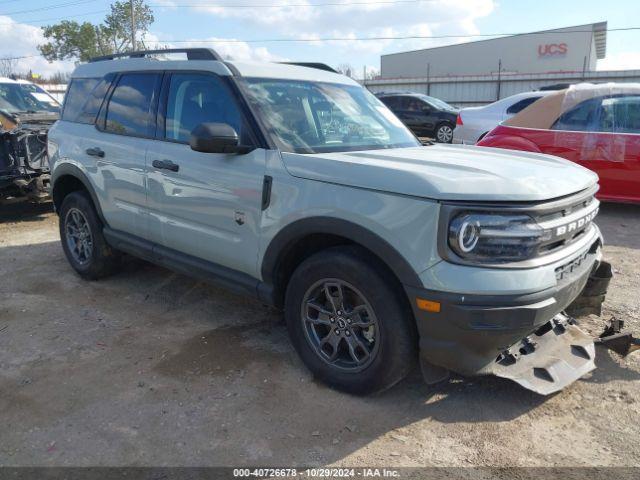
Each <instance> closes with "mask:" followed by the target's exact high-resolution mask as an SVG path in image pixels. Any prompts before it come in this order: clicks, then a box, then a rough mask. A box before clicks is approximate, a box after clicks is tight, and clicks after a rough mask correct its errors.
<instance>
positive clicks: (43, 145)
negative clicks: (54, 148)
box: [0, 78, 60, 202]
mask: <svg viewBox="0 0 640 480" xmlns="http://www.w3.org/2000/svg"><path fill="white" fill-rule="evenodd" d="M59 113H60V104H59V103H58V102H57V101H56V100H55V99H54V98H53V97H52V96H51V95H49V94H48V93H47V92H46V91H45V90H44V89H42V88H41V87H39V86H37V85H35V84H33V83H31V82H28V81H26V80H12V79H10V78H0V202H2V201H3V200H5V199H7V198H14V197H17V198H22V197H27V198H29V199H31V200H35V201H42V200H45V199H48V197H49V162H48V159H47V131H48V130H49V127H50V126H51V125H52V124H53V123H54V122H55V121H56V120H57V119H58V115H59Z"/></svg>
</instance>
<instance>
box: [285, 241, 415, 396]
mask: <svg viewBox="0 0 640 480" xmlns="http://www.w3.org/2000/svg"><path fill="white" fill-rule="evenodd" d="M385 273H386V272H383V271H382V270H381V268H379V267H377V265H376V263H375V261H372V259H371V258H368V257H367V255H366V253H365V252H363V251H362V250H359V249H357V248H352V247H336V248H331V249H328V250H326V251H323V252H320V253H318V254H315V255H313V256H312V257H310V258H309V259H307V260H305V261H304V262H303V263H302V264H301V265H300V266H299V267H298V268H297V269H296V271H295V272H294V274H293V276H292V278H291V280H290V282H289V286H288V288H287V294H286V302H285V303H286V305H285V318H286V321H287V327H288V329H289V334H290V336H291V339H292V342H293V344H294V346H295V348H296V350H297V351H298V353H299V355H300V357H301V358H302V360H303V362H304V363H305V364H306V365H307V367H308V368H309V369H310V370H311V371H312V372H313V373H314V375H315V376H316V377H318V378H319V379H320V380H322V381H324V382H325V383H327V384H329V385H331V386H333V387H335V388H337V389H339V390H343V391H346V392H350V393H357V394H367V393H373V392H378V391H382V390H385V389H387V388H389V387H391V386H392V385H394V384H395V383H397V382H398V381H400V380H401V379H402V378H404V377H405V376H406V374H407V373H408V372H409V370H410V369H411V367H412V366H413V364H414V362H415V359H416V354H417V348H416V335H415V332H414V327H413V325H412V323H411V322H412V320H413V317H412V314H411V312H408V309H407V308H406V307H405V304H404V303H403V301H402V298H401V296H400V295H401V292H400V291H399V290H398V289H397V288H396V286H395V285H394V284H391V283H389V281H388V280H385V277H386V278H388V275H385Z"/></svg>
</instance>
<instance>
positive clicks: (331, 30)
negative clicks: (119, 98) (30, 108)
mask: <svg viewBox="0 0 640 480" xmlns="http://www.w3.org/2000/svg"><path fill="white" fill-rule="evenodd" d="M110 3H111V2H110V1H108V0H0V57H2V58H4V57H16V56H27V55H37V53H38V52H37V49H36V46H37V45H38V44H39V43H42V41H43V37H42V34H41V32H40V27H41V26H42V25H47V24H51V23H56V22H58V21H60V20H62V19H69V20H76V21H79V22H80V21H91V22H99V21H101V20H102V19H103V18H104V15H105V13H106V12H107V10H108V7H109V4H110ZM147 3H148V4H149V5H152V7H153V11H154V14H155V18H156V21H155V23H154V24H153V25H152V26H151V30H150V33H149V36H148V39H147V40H148V41H149V42H150V43H153V42H158V43H159V44H161V45H167V46H185V45H187V46H188V45H189V43H185V42H193V43H191V45H198V46H211V47H214V48H216V50H218V51H219V52H221V53H222V54H224V55H229V56H232V57H234V58H236V59H258V60H285V59H286V60H298V61H320V62H326V63H329V64H331V65H334V66H335V65H339V64H347V63H348V64H350V65H352V66H353V67H354V70H355V74H356V76H361V75H362V70H363V67H364V66H366V67H367V68H368V69H376V70H377V69H379V68H380V54H382V53H392V52H398V51H403V50H408V49H417V48H427V47H432V46H437V45H446V44H451V43H458V42H463V41H471V40H474V38H464V37H458V38H446V39H411V40H374V41H349V40H339V41H320V42H307V41H305V42H244V41H245V40H247V41H250V40H264V39H291V40H309V39H322V38H327V37H329V38H355V37H398V36H411V35H419V36H434V35H439V36H441V35H465V36H468V35H477V34H482V35H487V34H500V33H518V32H529V31H535V30H546V29H550V28H560V27H566V26H573V25H579V24H585V23H593V22H600V21H608V22H609V28H614V29H615V28H625V27H640V0H617V1H616V0H610V1H607V2H603V1H602V0H370V1H366V0H236V1H234V0H218V1H212V0H148V1H147ZM285 4H287V5H289V6H283V5H285ZM314 4H316V6H313V5H314ZM317 4H321V5H317ZM242 6H248V7H247V8H242ZM265 6H266V7H265ZM475 39H480V37H478V38H475ZM199 40H235V42H233V43H231V42H229V43H201V42H198V41H199ZM238 40H240V42H238ZM72 68H73V64H72V63H70V62H55V63H53V64H49V63H47V62H46V61H45V60H44V59H43V58H40V57H37V56H34V57H32V58H25V59H22V60H20V61H19V70H24V71H27V70H29V69H31V70H32V71H33V72H34V73H40V74H43V75H49V74H52V73H55V72H58V71H68V70H70V69H72ZM632 68H635V69H640V30H636V31H629V32H609V34H608V43H607V58H606V59H605V60H600V61H599V62H598V69H600V70H604V69H632Z"/></svg>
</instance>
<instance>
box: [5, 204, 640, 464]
mask: <svg viewBox="0 0 640 480" xmlns="http://www.w3.org/2000/svg"><path fill="white" fill-rule="evenodd" d="M49 209H50V207H48V206H39V207H37V206H28V205H20V204H18V205H12V206H0V222H1V223H0V465H5V466H6V465H10V466H19V465H41V466H49V465H56V466H88V465H92V466H98V465H99V466H116V465H117V466H124V465H126V466H131V465H136V466H144V465H153V466H178V465H180V466H231V465H258V466H268V465H274V466H275V465H277V466H292V465H327V464H333V465H349V466H372V465H373V466H381V465H385V466H426V465H428V466H471V465H476V466H504V467H511V466H549V465H554V466H594V465H597V466H605V465H624V466H640V446H639V443H638V439H639V438H640V401H639V400H638V398H639V393H640V382H639V381H638V380H639V379H640V352H639V353H635V354H632V355H630V356H629V357H627V358H626V359H621V358H619V357H617V356H616V355H615V354H613V353H609V352H608V351H605V350H598V358H597V364H598V369H597V370H596V371H595V372H594V373H593V374H591V375H590V376H589V377H587V378H585V379H583V380H581V381H578V382H577V383H575V384H574V385H572V386H571V387H569V388H567V389H566V390H564V391H563V392H560V393H559V394H556V395H554V396H551V397H540V396H538V395H536V394H534V393H531V392H529V391H527V390H524V389H522V388H520V387H519V386H518V385H516V384H514V383H511V382H509V381H507V380H501V379H497V378H476V379H470V380H464V379H455V380H454V381H452V382H450V383H449V384H446V385H443V386H440V387H438V388H429V387H427V386H426V385H424V384H423V383H422V381H421V378H420V375H419V373H418V372H417V371H415V372H414V373H413V374H412V375H411V376H410V377H409V378H408V379H407V380H405V381H404V382H402V383H401V384H399V385H397V386H396V387H394V388H393V389H392V390H390V391H388V392H386V393H384V394H382V395H378V396H373V397H368V398H357V397H352V396H348V395H344V394H341V393H338V392H335V391H332V390H330V389H329V388H327V387H325V386H323V385H321V384H318V383H316V382H314V380H313V379H312V377H311V376H310V374H309V373H308V372H307V371H306V370H305V368H304V366H303V365H302V364H301V362H300V361H299V360H298V358H297V356H296V355H295V352H294V351H293V349H292V347H291V346H290V345H289V342H288V339H287V334H286V330H285V327H284V326H283V324H282V321H281V316H280V315H279V314H278V313H276V312H274V311H272V310H269V309H267V308H265V307H264V306H263V305H261V304H260V303H258V302H256V301H252V300H247V299H246V298H242V297H238V296H235V295H232V294H229V293H227V292H225V291H223V290H221V289H218V288H215V287H212V286H209V285H206V284H203V283H200V282H197V281H194V280H192V279H190V278H187V277H184V276H181V275H177V274H174V273H172V272H170V271H167V270H164V269H162V268H158V267H155V266H152V265H149V264H146V263H144V262H141V261H137V260H133V259H132V260H130V261H128V263H127V266H126V268H125V271H123V272H122V273H120V274H118V275H116V276H114V277H112V278H109V279H107V280H103V281H100V282H85V281H82V280H80V279H79V278H78V277H77V276H76V275H75V274H74V272H73V271H72V270H71V268H70V267H69V266H68V264H67V262H66V260H65V258H64V255H63V253H62V249H61V247H60V244H59V238H58V223H57V217H55V215H53V214H52V213H51V212H50V210H49ZM639 218H640V207H633V206H625V205H605V206H604V207H603V208H602V210H601V214H600V217H599V220H598V223H599V224H600V226H601V228H602V230H603V232H604V234H605V237H606V241H607V246H606V249H605V255H606V257H607V259H608V260H609V261H610V262H611V263H613V264H614V267H615V269H616V276H615V278H614V280H613V282H612V286H611V289H610V294H609V296H608V299H607V303H606V304H605V311H604V314H603V317H602V318H593V317H591V318H588V319H585V322H584V325H585V326H586V328H588V329H590V330H591V331H592V332H596V331H598V329H600V328H602V326H603V325H604V320H606V319H608V318H609V317H610V316H611V315H616V316H619V317H620V318H623V319H625V320H626V321H627V325H628V327H629V328H630V329H632V330H633V331H635V332H636V333H640V306H639V305H640V301H639V300H638V297H639V295H640V288H639V287H640V222H638V219H639Z"/></svg>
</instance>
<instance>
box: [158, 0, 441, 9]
mask: <svg viewBox="0 0 640 480" xmlns="http://www.w3.org/2000/svg"><path fill="white" fill-rule="evenodd" d="M436 1H438V0H378V1H371V2H349V3H344V2H327V3H292V4H287V3H278V4H263V3H258V4H234V5H230V4H210V3H189V4H186V3H177V4H176V3H174V4H171V5H168V4H149V6H150V7H163V8H183V7H189V8H191V7H208V8H225V9H226V8H230V9H231V8H290V7H292V8H300V7H305V8H308V7H351V6H358V5H364V6H368V5H388V4H399V3H400V4H401V3H433V2H436Z"/></svg>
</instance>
